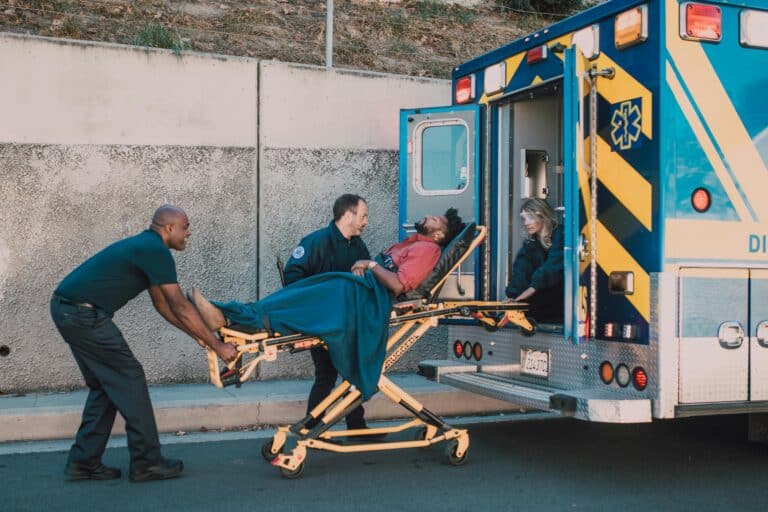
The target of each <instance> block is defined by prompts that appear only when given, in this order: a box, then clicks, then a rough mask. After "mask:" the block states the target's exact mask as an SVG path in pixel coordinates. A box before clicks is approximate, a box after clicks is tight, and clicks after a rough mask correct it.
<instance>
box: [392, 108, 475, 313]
mask: <svg viewBox="0 0 768 512" xmlns="http://www.w3.org/2000/svg"><path fill="white" fill-rule="evenodd" d="M479 120H480V108H479V106H477V105H466V106H453V107H436V108H424V109H414V110H401V111H400V215H399V219H400V239H404V238H406V237H407V236H410V235H411V234H413V233H415V228H414V224H415V223H416V222H417V221H418V220H420V219H422V218H423V217H424V216H425V215H440V214H442V213H444V212H445V211H446V210H447V209H448V208H456V209H458V211H459V215H460V216H461V217H462V219H464V221H465V222H476V221H477V218H478V206H479V205H478V190H479V180H478V169H479V135H480V132H479V129H478V124H479ZM476 264H477V261H476V258H475V257H474V255H473V256H471V257H470V258H467V260H466V261H465V262H464V263H463V264H462V265H461V268H460V269H459V270H458V271H457V272H454V273H453V274H452V275H451V276H450V277H449V279H448V281H447V282H446V283H445V285H444V286H443V289H442V292H441V293H440V297H441V298H444V299H472V298H475V289H476V287H475V276H476V275H477V269H476Z"/></svg>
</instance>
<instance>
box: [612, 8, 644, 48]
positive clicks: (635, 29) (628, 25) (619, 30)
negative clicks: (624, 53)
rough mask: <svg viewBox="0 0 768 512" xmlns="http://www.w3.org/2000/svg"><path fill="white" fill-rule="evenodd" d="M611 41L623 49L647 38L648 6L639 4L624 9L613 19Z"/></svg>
mask: <svg viewBox="0 0 768 512" xmlns="http://www.w3.org/2000/svg"><path fill="white" fill-rule="evenodd" d="M613 27H614V36H613V41H614V43H616V48H618V49H619V50H623V49H624V48H628V47H630V46H634V45H636V44H639V43H642V42H643V41H645V40H646V39H648V6H647V5H640V6H638V7H635V8H634V9H630V10H628V11H624V12H623V13H621V14H619V15H617V16H616V19H615V20H614V24H613Z"/></svg>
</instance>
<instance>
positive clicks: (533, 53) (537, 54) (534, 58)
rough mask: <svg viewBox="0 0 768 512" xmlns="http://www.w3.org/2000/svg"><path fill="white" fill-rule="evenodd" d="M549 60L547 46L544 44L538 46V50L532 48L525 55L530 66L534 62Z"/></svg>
mask: <svg viewBox="0 0 768 512" xmlns="http://www.w3.org/2000/svg"><path fill="white" fill-rule="evenodd" d="M546 58H547V45H546V44H543V45H541V46H537V47H536V48H532V49H530V50H528V53H526V54H525V61H526V62H527V63H528V64H533V63H534V62H539V61H542V60H544V59H546Z"/></svg>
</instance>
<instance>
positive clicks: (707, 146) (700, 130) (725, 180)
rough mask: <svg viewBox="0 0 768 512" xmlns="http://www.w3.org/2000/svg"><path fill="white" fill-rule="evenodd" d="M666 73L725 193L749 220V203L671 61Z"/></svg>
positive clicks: (737, 211) (738, 211) (744, 217)
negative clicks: (725, 163)
mask: <svg viewBox="0 0 768 512" xmlns="http://www.w3.org/2000/svg"><path fill="white" fill-rule="evenodd" d="M666 75H667V85H668V86H669V88H670V90H671V91H672V95H673V96H674V97H675V99H676V100H677V104H678V105H679V106H680V110H681V111H682V112H683V115H684V116H685V119H686V120H687V121H688V124H689V125H690V127H691V130H693V134H694V135H695V136H696V140H698V141H699V145H700V146H701V149H702V150H703V151H704V154H705V155H706V157H707V160H709V164H710V165H711V166H712V169H714V170H715V175H716V176H717V179H719V180H720V183H721V184H722V185H723V189H725V193H726V194H727V195H728V199H730V200H731V204H733V207H734V208H735V209H736V213H737V214H738V216H739V218H740V219H741V220H749V219H750V217H751V215H750V214H749V210H748V209H747V205H746V204H744V201H743V199H742V198H741V194H739V191H738V190H736V185H735V184H734V183H733V180H732V179H731V176H730V175H729V174H728V171H727V170H726V168H725V165H724V164H723V161H722V160H721V159H720V155H718V153H717V150H716V149H715V146H714V144H712V141H711V140H710V138H709V136H708V135H707V132H706V130H705V129H704V125H703V124H701V120H700V119H699V116H697V115H696V112H695V111H694V109H693V105H691V102H690V101H689V100H688V96H686V94H685V92H684V91H683V86H682V85H681V84H680V81H679V80H678V79H677V76H676V75H675V72H674V71H673V70H672V66H671V65H670V64H669V62H667V73H666Z"/></svg>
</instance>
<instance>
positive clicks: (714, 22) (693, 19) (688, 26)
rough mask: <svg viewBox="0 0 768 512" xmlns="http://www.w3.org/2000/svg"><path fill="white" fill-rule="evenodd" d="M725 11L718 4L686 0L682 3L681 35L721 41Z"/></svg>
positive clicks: (691, 38)
mask: <svg viewBox="0 0 768 512" xmlns="http://www.w3.org/2000/svg"><path fill="white" fill-rule="evenodd" d="M722 36H723V13H722V12H721V11H720V8H719V7H718V6H716V5H710V4H695V3H692V2H686V3H683V4H682V5H680V37H682V38H683V39H690V40H693V41H720V38H721V37H722Z"/></svg>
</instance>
